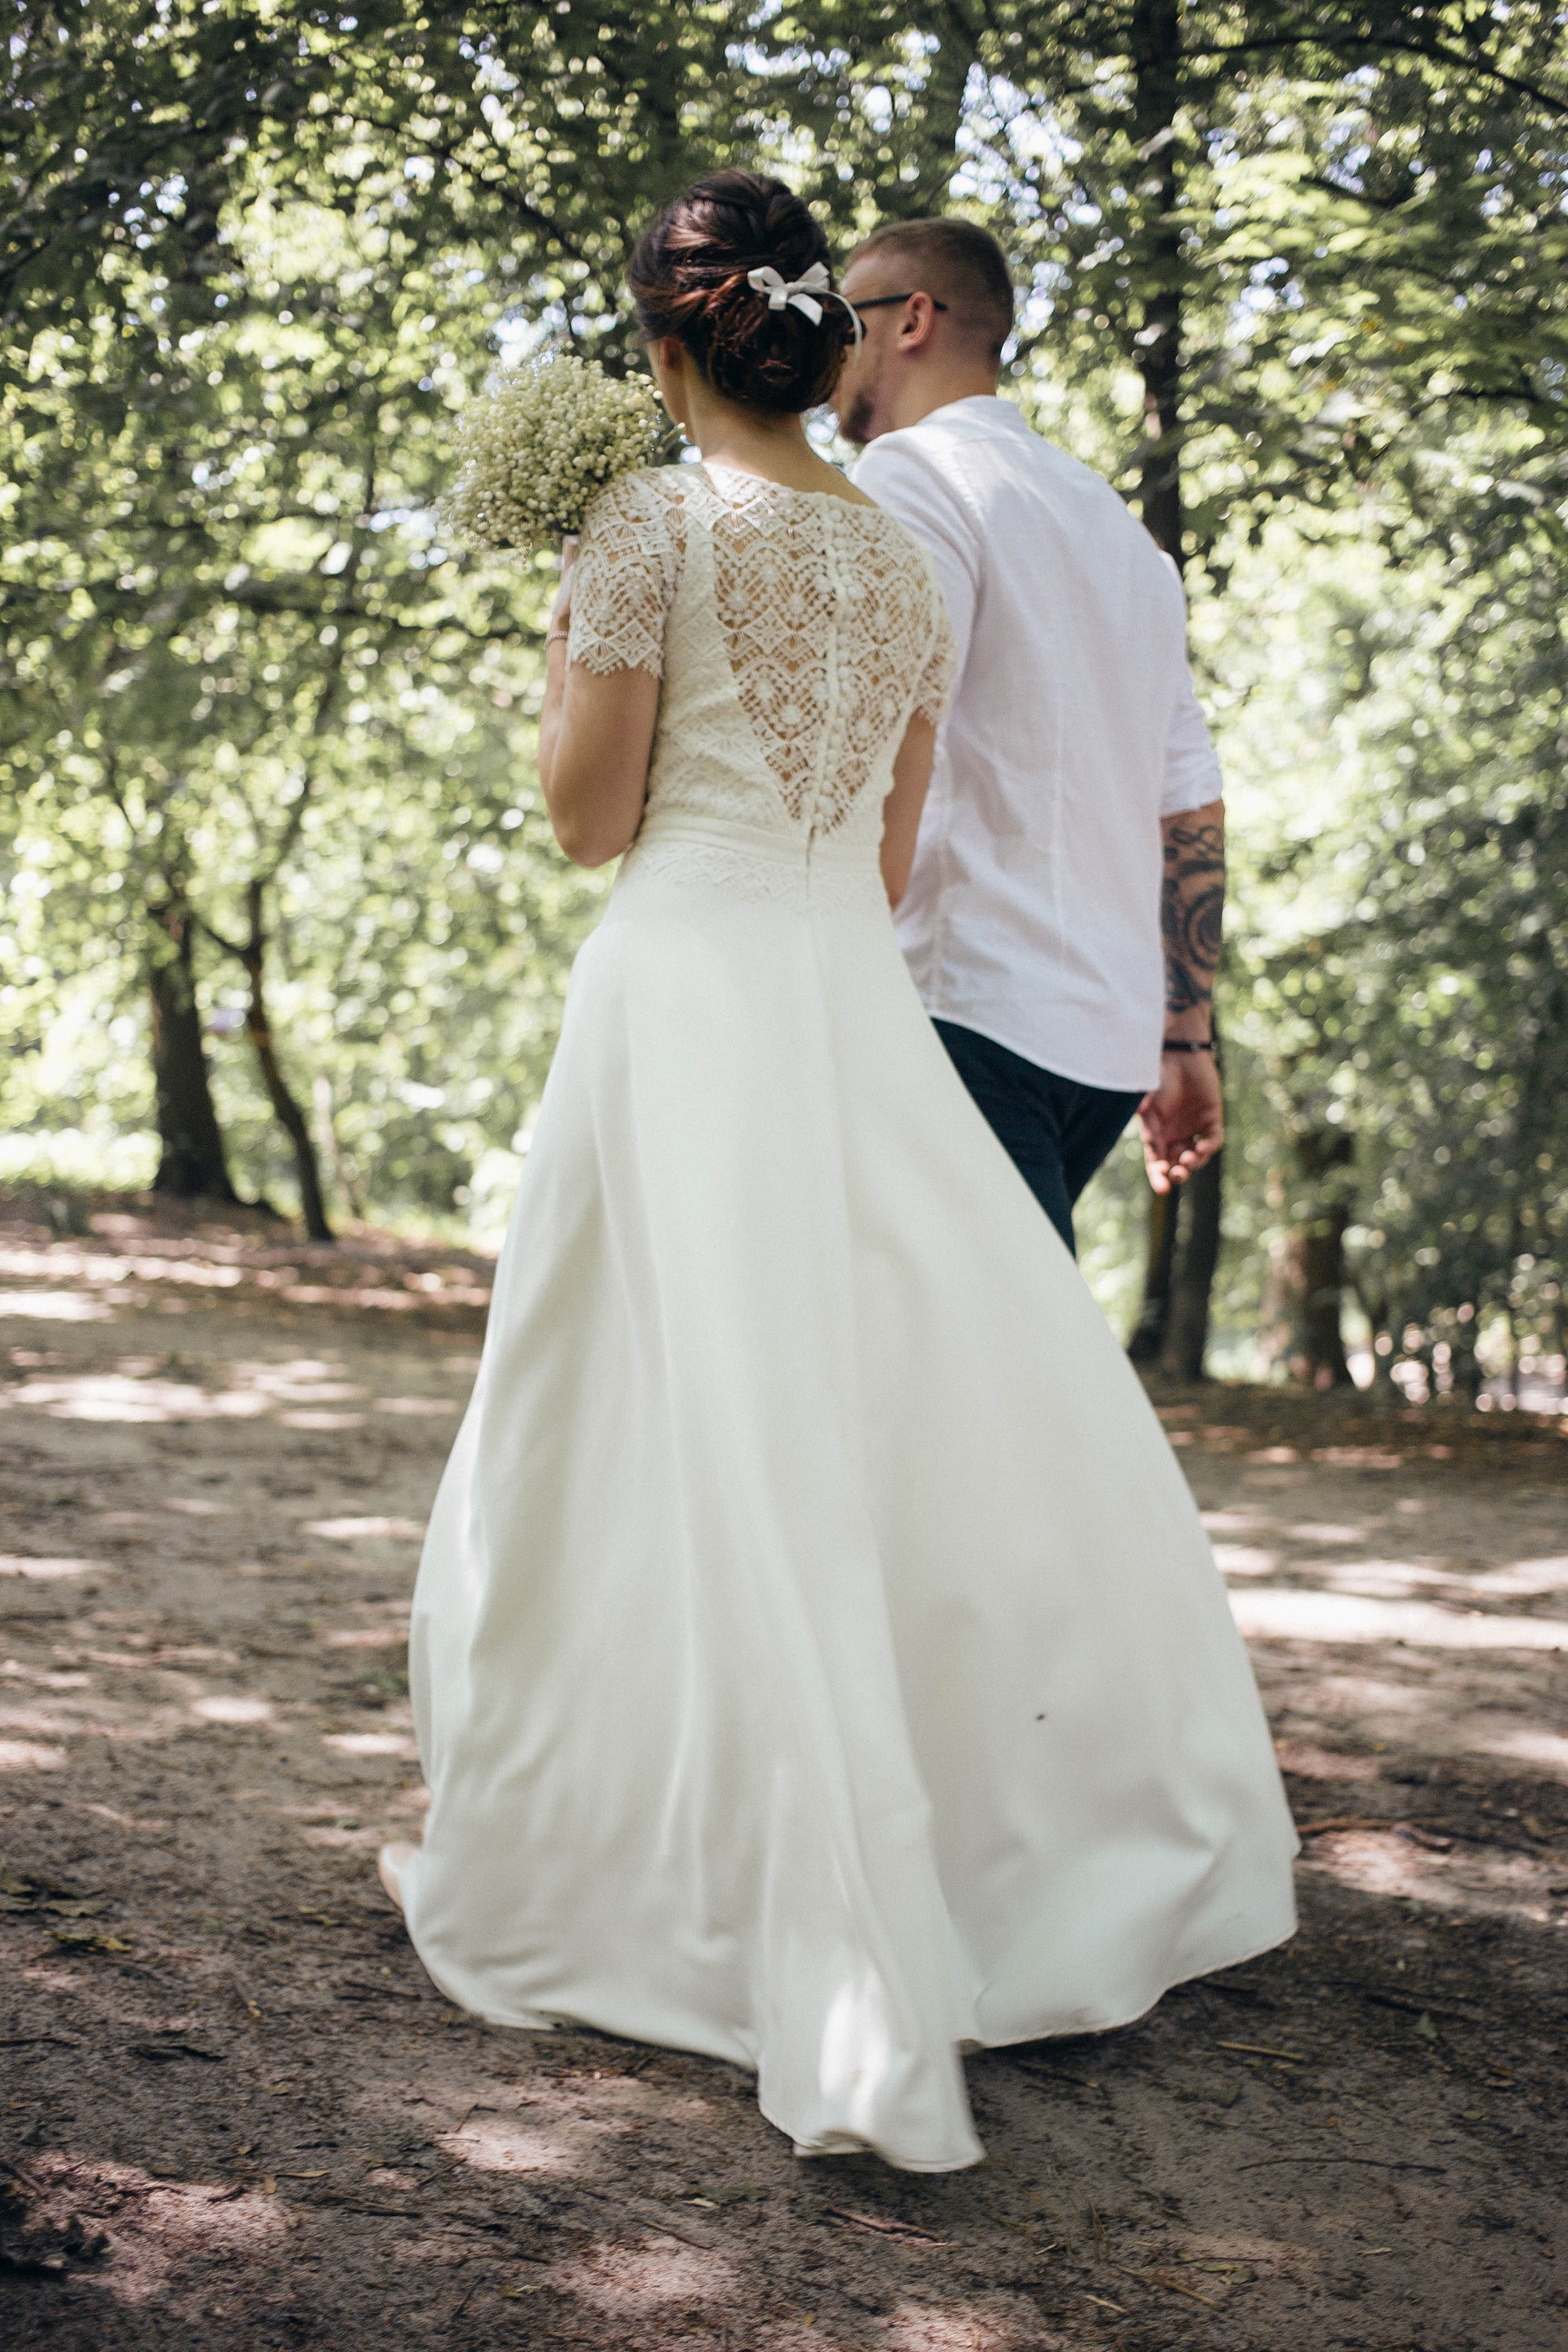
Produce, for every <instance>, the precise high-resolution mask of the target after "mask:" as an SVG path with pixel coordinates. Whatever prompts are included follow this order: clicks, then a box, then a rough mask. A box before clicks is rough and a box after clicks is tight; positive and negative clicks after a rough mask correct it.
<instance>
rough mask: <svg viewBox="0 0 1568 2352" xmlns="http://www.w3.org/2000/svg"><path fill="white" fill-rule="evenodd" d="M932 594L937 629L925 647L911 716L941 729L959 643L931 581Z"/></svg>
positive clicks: (944, 607) (934, 585) (937, 589)
mask: <svg viewBox="0 0 1568 2352" xmlns="http://www.w3.org/2000/svg"><path fill="white" fill-rule="evenodd" d="M931 593H932V595H933V596H934V598H935V600H936V627H935V629H934V630H933V631H932V632H931V643H930V645H929V646H927V647H926V657H925V661H924V663H923V665H922V667H921V675H920V683H919V685H918V686H917V687H916V688H915V709H914V715H915V717H916V718H918V719H930V720H931V725H932V726H933V727H940V726H941V725H942V720H943V719H945V718H946V717H947V706H948V703H949V701H950V700H951V699H952V685H953V674H954V672H955V671H956V669H957V667H958V640H957V638H956V637H955V636H954V635H953V634H952V622H951V621H950V620H949V619H948V617H947V606H946V605H945V604H943V603H942V590H941V589H940V588H939V587H938V586H937V584H936V583H935V581H934V579H933V581H932V583H931Z"/></svg>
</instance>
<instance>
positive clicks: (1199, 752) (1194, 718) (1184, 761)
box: [1160, 555, 1225, 817]
mask: <svg viewBox="0 0 1568 2352" xmlns="http://www.w3.org/2000/svg"><path fill="white" fill-rule="evenodd" d="M1165 562H1166V563H1167V565H1169V567H1170V574H1171V579H1172V581H1173V584H1174V587H1175V591H1176V600H1177V602H1178V604H1180V606H1181V614H1182V643H1183V646H1185V644H1186V635H1187V600H1186V596H1185V593H1184V591H1183V588H1182V575H1181V573H1180V572H1178V571H1177V570H1176V566H1175V563H1174V562H1173V560H1172V558H1171V557H1170V556H1169V555H1167V556H1166V557H1165ZM1224 793H1225V778H1224V776H1223V775H1222V774H1221V773H1220V765H1219V757H1218V754H1217V753H1216V752H1215V747H1214V738H1213V737H1212V736H1211V735H1210V733H1209V730H1208V721H1207V719H1205V717H1204V714H1203V712H1202V711H1201V710H1200V709H1198V698H1197V696H1196V694H1195V693H1194V690H1193V673H1192V671H1191V669H1190V668H1189V667H1188V665H1187V660H1186V656H1185V653H1184V654H1183V656H1182V668H1181V684H1180V685H1179V686H1178V688H1177V689H1176V699H1175V702H1174V703H1173V706H1172V709H1171V723H1170V726H1169V728H1168V729H1167V730H1166V735H1165V757H1164V762H1163V771H1162V773H1161V777H1160V814H1161V816H1162V817H1167V816H1181V815H1182V814H1184V812H1185V811H1186V810H1187V809H1195V808H1205V807H1206V806H1207V804H1208V803H1209V802H1210V801H1217V800H1219V799H1221V798H1223V796H1224Z"/></svg>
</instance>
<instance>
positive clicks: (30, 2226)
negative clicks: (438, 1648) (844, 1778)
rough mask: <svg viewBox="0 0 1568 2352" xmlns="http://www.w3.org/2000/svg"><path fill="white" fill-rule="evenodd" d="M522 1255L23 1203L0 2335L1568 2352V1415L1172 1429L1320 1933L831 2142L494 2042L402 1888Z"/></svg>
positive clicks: (664, 2350)
mask: <svg viewBox="0 0 1568 2352" xmlns="http://www.w3.org/2000/svg"><path fill="white" fill-rule="evenodd" d="M484 1282H485V1269H484V1266H483V1264H482V1262H481V1261H479V1260H470V1259H466V1258H463V1257H462V1256H460V1255H453V1254H452V1253H449V1252H439V1251H424V1252H418V1251H408V1250H400V1249H394V1248H393V1247H391V1245H388V1246H386V1247H384V1248H381V1247H377V1246H374V1245H372V1244H368V1243H367V1244H363V1245H353V1246H351V1247H350V1248H347V1249H344V1250H341V1251H339V1252H337V1253H328V1252H321V1253H315V1252H310V1251H304V1250H300V1249H299V1248H289V1247H288V1246H286V1245H285V1244H282V1243H280V1242H279V1241H278V1240H276V1239H275V1238H274V1239H270V1240H268V1238H267V1229H265V1228H259V1229H252V1230H249V1231H241V1230H239V1229H238V1227H236V1228H233V1229H227V1228H218V1227H215V1226H207V1227H205V1228H202V1229H200V1230H192V1231H189V1232H185V1233H181V1232H180V1231H179V1230H177V1229H176V1228H174V1227H173V1226H171V1225H170V1224H169V1223H167V1222H166V1221H165V1222H164V1223H163V1225H162V1226H161V1227H160V1226H158V1225H155V1224H154V1223H153V1221H151V1220H148V1219H144V1218H142V1217H140V1216H138V1215H135V1214H132V1213H130V1211H129V1210H125V1209H122V1210H121V1212H120V1213H118V1214H115V1213H109V1214H107V1215H100V1217H99V1218H98V1219H97V1220H96V1221H95V1229H94V1230H92V1231H90V1232H89V1233H88V1234H86V1235H84V1236H82V1237H79V1238H67V1239H55V1238H53V1237H52V1236H51V1234H50V1232H49V1229H48V1227H47V1225H42V1224H37V1223H28V1221H27V1219H26V1216H25V1215H24V1214H22V1213H20V1212H15V1213H12V1214H11V1216H10V1219H9V1222H8V1223H0V1373H3V1375H4V1378H3V1379H0V1507H3V1517H0V1667H3V1675H0V1915H3V1916H0V1955H3V1957H0V2059H3V2066H0V2084H3V2088H0V2341H3V2342H4V2343H5V2345H6V2346H7V2347H41V2346H46V2345H47V2346H48V2347H50V2352H78V2347H79V2352H119V2347H132V2346H138V2347H139V2346H142V2345H145V2346H148V2347H153V2346H155V2347H159V2352H181V2347H193V2352H197V2348H198V2347H199V2352H229V2347H233V2352H242V2348H243V2352H267V2348H268V2347H274V2346H289V2347H292V2346H298V2345H304V2346H310V2347H322V2352H327V2347H338V2352H380V2347H393V2346H402V2345H404V2344H405V2343H406V2342H408V2341H411V2340H412V2341H414V2342H416V2343H417V2342H419V2341H423V2340H426V2338H428V2339H429V2340H431V2341H433V2342H438V2343H440V2344H441V2345H442V2346H443V2347H458V2352H461V2347H487V2348H488V2347H491V2346H498V2347H509V2346H514V2345H515V2346H529V2347H532V2346H535V2345H538V2346H544V2345H554V2344H563V2345H564V2344H575V2345H585V2346H591V2347H659V2352H670V2347H677V2346H689V2347H704V2352H717V2347H729V2352H753V2347H754V2352H786V2347H787V2352H807V2347H826V2346H831V2347H845V2352H847V2347H867V2352H870V2347H885V2352H960V2347H963V2352H1026V2347H1071V2352H1089V2347H1111V2346H1125V2347H1147V2352H1169V2348H1170V2347H1193V2352H1210V2347H1212V2352H1318V2347H1365V2352H1467V2347H1508V2352H1524V2347H1531V2352H1535V2348H1536V2347H1539V2352H1549V2347H1550V2348H1551V2352H1555V2347H1560V2346H1561V2345H1562V2344H1563V2341H1564V2340H1565V2338H1568V2278H1565V2273H1564V2272H1563V2269H1562V2268H1561V2267H1558V2266H1557V2263H1559V2262H1560V2259H1561V2252H1562V2239H1563V2223H1562V2205H1563V2196H1562V2191H1563V2178H1564V2170H1563V2158H1564V2147H1565V2141H1568V2130H1565V2128H1564V2124H1563V2114H1562V2110H1563V2073H1564V2068H1563V2052H1564V2036H1565V2013H1568V1993H1565V1987H1564V1979H1563V1949H1564V1944H1565V1941H1568V1937H1565V1933H1564V1931H1565V1929H1568V1690H1565V1684H1568V1674H1565V1672H1564V1658H1563V1647H1564V1645H1565V1644H1568V1444H1564V1443H1563V1439H1562V1437H1561V1435H1560V1434H1559V1433H1558V1431H1557V1429H1556V1428H1555V1427H1553V1426H1552V1425H1551V1424H1546V1423H1529V1422H1526V1421H1525V1420H1524V1419H1523V1418H1522V1417H1521V1416H1513V1417H1510V1418H1509V1419H1508V1420H1506V1421H1505V1420H1504V1419H1503V1417H1502V1416H1494V1417H1493V1420H1492V1421H1491V1423H1468V1424H1462V1423H1459V1422H1458V1420H1457V1418H1456V1417H1451V1416H1448V1415H1446V1414H1444V1413H1441V1412H1436V1413H1432V1414H1429V1415H1426V1416H1425V1417H1422V1416H1410V1415H1402V1414H1397V1413H1391V1414H1388V1415H1384V1416H1378V1415H1374V1414H1371V1413H1368V1412H1365V1411H1364V1409H1359V1408H1357V1407H1355V1406H1353V1405H1352V1406H1341V1405H1338V1404H1329V1403H1325V1402H1316V1401H1313V1400H1301V1399H1294V1400H1293V1399H1288V1398H1285V1397H1282V1396H1281V1395H1279V1392H1277V1391H1237V1390H1222V1391H1215V1392H1211V1393H1205V1394H1203V1395H1201V1396H1199V1395H1196V1394H1191V1395H1186V1396H1173V1397H1171V1398H1169V1399H1165V1400H1162V1402H1163V1409H1164V1410H1165V1412H1166V1414H1167V1418H1168V1423H1169V1426H1170V1427H1171V1429H1172V1432H1173V1435H1174V1436H1175V1437H1176V1439H1177V1441H1178V1442H1179V1443H1180V1444H1181V1445H1182V1447H1183V1459H1184V1463H1185V1465H1186V1466H1187V1468H1188V1470H1189V1473H1190V1475H1191V1476H1192V1479H1193V1483H1194V1487H1195V1489H1196V1491H1197V1493H1198V1496H1199V1499H1200V1501H1201V1502H1202V1504H1203V1506H1204V1508H1205V1512H1206V1513H1207V1514H1208V1515H1209V1523H1210V1526H1211V1528H1212V1529H1213V1531H1214V1534H1215V1540H1216V1543H1217V1544H1218V1545H1219V1546H1220V1548H1221V1559H1222V1564H1223V1565H1224V1566H1225V1568H1226V1572H1227V1574H1228V1575H1229V1577H1230V1578H1231V1580H1232V1583H1233V1588H1234V1591H1235V1593H1236V1599H1237V1612H1238V1614H1239V1615H1240V1617H1241V1620H1242V1622H1243V1625H1244V1627H1245V1629H1246V1630H1247V1633H1248V1635H1249V1637H1250V1638H1251V1640H1252V1643H1253V1650H1254V1655H1255V1657H1256V1659H1257V1661H1258V1669H1259V1673H1260V1675H1261V1676H1262V1679H1263V1684H1264V1688H1265V1693H1266V1696H1267V1697H1268V1703H1269V1706H1270V1708H1271V1711H1272V1713H1273V1716H1274V1719H1275V1724H1276V1727H1277V1732H1278V1736H1279V1743H1280V1754H1281V1759H1282V1761H1283V1763H1284V1764H1285V1767H1286V1769H1287V1770H1288V1771H1289V1773H1290V1775H1291V1776H1292V1778H1291V1780H1290V1788H1291V1793H1292V1797H1293V1800H1294V1801H1295V1804H1296V1809H1297V1813H1298V1817H1299V1818H1300V1820H1301V1821H1302V1822H1304V1823H1308V1824H1312V1823H1320V1824H1321V1823H1323V1822H1343V1823H1345V1824H1347V1825H1346V1826H1344V1827H1342V1828H1339V1829H1332V1830H1326V1831H1322V1832H1321V1833H1319V1834H1315V1835H1312V1836H1310V1838H1309V1839H1308V1841H1307V1845H1306V1851H1305V1854H1304V1857H1303V1862H1302V1866H1301V1873H1300V1893H1301V1898H1302V1907H1303V1915H1304V1925H1303V1929H1302V1933H1301V1935H1300V1937H1298V1939H1297V1940H1296V1942H1295V1943H1294V1944H1292V1945H1291V1946H1289V1948H1287V1949H1286V1950H1284V1951H1282V1952H1279V1953H1278V1954H1275V1955H1272V1956H1271V1957H1269V1958H1267V1959H1266V1960H1263V1961H1260V1962H1258V1963H1256V1964H1255V1965H1253V1966H1251V1967H1249V1968H1247V1969H1241V1970H1238V1971H1236V1972H1234V1973H1233V1974H1232V1975H1230V1976H1228V1977H1226V1978H1223V1979H1212V1980H1210V1981H1209V1982H1207V1983H1205V1984H1203V1985H1200V1986H1196V1987H1192V1988H1189V1989H1187V1990H1184V1991H1183V1992H1180V1993H1178V1994H1175V1995H1173V1996H1172V1997H1171V1998H1169V1999H1168V2000H1166V2001H1164V2002H1163V2004H1162V2005H1161V2007H1160V2009H1159V2010H1158V2011H1156V2012H1155V2014H1154V2015H1153V2016H1152V2017H1151V2018H1149V2019H1148V2020H1146V2021H1144V2022H1143V2023H1142V2025H1140V2026H1138V2027H1136V2028H1133V2029H1131V2030H1130V2031H1128V2032H1122V2033H1119V2034H1116V2035H1114V2036H1110V2037H1108V2038H1106V2039H1104V2040H1101V2041H1080V2042H1055V2043H1050V2044H1037V2045H1035V2046H1032V2047H1030V2048H1026V2049H1022V2050H1017V2051H1013V2052H1008V2053H997V2054H995V2055H992V2056H987V2057H984V2058H981V2059H977V2060H974V2061H973V2062H972V2063H971V2065H970V2080H971V2084H972V2086H973V2098H974V2105H975V2110H976V2115H977V2118H978V2121H979V2125H980V2129H981V2132H982V2136H983V2137H984V2140H985V2143H986V2146H987V2148H988V2151H989V2156H988V2160H987V2162H986V2163H985V2164H984V2166H982V2167H981V2168H978V2169H977V2170H975V2171H973V2172H971V2173H966V2174H957V2175H949V2176H947V2177H945V2178H916V2177H912V2176H910V2175H898V2174H894V2173H890V2172H888V2171H886V2170H884V2169H883V2168H881V2167H879V2166H878V2165H876V2164H873V2163H869V2162H859V2161H853V2162H851V2161H838V2162H827V2163H822V2164H816V2165H804V2164H801V2163H799V2162H797V2161H795V2159H794V2158H792V2156H791V2154H790V2152H789V2149H788V2147H787V2146H786V2145H785V2144H784V2142H783V2141H781V2139H780V2138H779V2137H778V2136H777V2135H776V2134H775V2133H773V2131H771V2130H770V2128H769V2127H768V2126H766V2125H765V2124H763V2122H762V2121H761V2120H760V2118H759V2116H758V2115H757V2112H756V2108H755V2105H754V2103H753V2097H752V2086H751V2084H750V2083H749V2082H748V2081H747V2080H746V2079H744V2078H743V2077H742V2076H741V2075H740V2074H735V2073H733V2072H731V2070H729V2069H727V2068H726V2067H723V2066H721V2065H717V2064H713V2063H708V2062H705V2061H700V2060H696V2059H689V2058H684V2057H680V2056H676V2055H671V2054H666V2053H649V2052H647V2051H645V2050H639V2049H634V2048H631V2047H629V2046H627V2045H625V2044H622V2043H617V2042H611V2041H608V2040H606V2039H604V2038H602V2037H599V2036H595V2035H594V2034H591V2033H579V2032H570V2033H569V2032H560V2033H556V2034H553V2035H551V2036H537V2037H535V2036H525V2035H521V2034H514V2033H507V2032H497V2031H493V2030H491V2029H489V2028H486V2027H483V2026H479V2025H476V2024H474V2023H473V2022H472V2021H468V2020H467V2019H465V2018H463V2017H461V2016H460V2015H458V2013H456V2012H454V2011H452V2010H451V2009H450V2007H449V2006H448V2004H447V2002H446V2001H445V2000H442V1999H441V1997H440V1996H439V1995H438V1994H437V1993H436V1992H435V1991H434V1990H433V1989H432V1988H431V1987H430V1985H429V1984H428V1983H427V1982H426V1979H425V1978H424V1977H423V1975H422V1973H421V1971H420V1969H419V1967H418V1965H417V1963H416V1960H415V1959H414V1957H413V1955H412V1953H411V1952H410V1950H409V1948H408V1947H407V1945H406V1944H405V1941H404V1939H403V1937H402V1934H401V1932H400V1928H399V1925H398V1922H397V1921H396V1919H395V1917H394V1916H393V1915H392V1914H391V1913H390V1912H389V1911H388V1909H387V1907H386V1906H385V1905H384V1902H383V1900H382V1898H381V1895H380V1894H379V1891H378V1889H377V1887H376V1885H375V1881H374V1850H375V1847H376V1845H377V1843H378V1842H379V1841H380V1840H381V1839H382V1838H384V1837H385V1836H387V1835H389V1834H395V1833H397V1832H403V1833H405V1834H408V1833H411V1832H412V1833H416V1824H417V1819H418V1812H419V1806H420V1794H419V1785H418V1771H417V1765H416V1759H415V1754H414V1748H413V1741H412V1737H411V1732H410V1721H409V1712H408V1705H407V1699H406V1696H405V1684H404V1676H403V1664H404V1659H403V1646H402V1645H403V1631H404V1624H405V1611H406V1603H407V1598H408V1593H409V1589H410V1585H411V1580H412V1577H413V1572H414V1567H415V1561H416V1553H417V1538H418V1533H419V1529H420V1527H421V1524H422V1522H423V1519H424V1517H425V1513H426V1507H427V1506H428V1502H429V1498H430V1495H431V1492H432V1489H433V1486H434V1484H435V1481H436V1478H437V1475H438V1472H439V1469H440V1466H441V1463H442V1460H443V1458H444V1455H445V1452H446V1449H447V1444H449V1442H450V1438H451V1435H452V1433H453V1430H454V1428H455V1426H456V1422H457V1416H458V1410H459V1407H460V1403H461V1400H462V1398H463V1396H464V1394H465V1392H466V1390H467V1386H468V1381H469V1379H470V1377H471V1374H472V1370H473V1368H474V1364H475V1361H476V1357H477V1349H478V1342H479V1331H480V1327H481V1318H482V1311H483V1302H484Z"/></svg>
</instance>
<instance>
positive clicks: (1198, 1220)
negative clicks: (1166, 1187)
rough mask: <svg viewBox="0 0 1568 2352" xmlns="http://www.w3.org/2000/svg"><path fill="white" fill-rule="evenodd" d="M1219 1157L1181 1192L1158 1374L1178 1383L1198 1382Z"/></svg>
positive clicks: (1220, 1196) (1221, 1188)
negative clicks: (1181, 1228)
mask: <svg viewBox="0 0 1568 2352" xmlns="http://www.w3.org/2000/svg"><path fill="white" fill-rule="evenodd" d="M1224 1166H1225V1153H1224V1152H1223V1151H1216V1152H1215V1156H1214V1158H1213V1159H1212V1160H1205V1163H1204V1165H1203V1166H1202V1167H1201V1168H1200V1169H1199V1170H1198V1171H1197V1173H1196V1174H1195V1175H1193V1176H1189V1177H1188V1179H1187V1181H1186V1183H1185V1184H1184V1187H1183V1190H1184V1192H1185V1193H1186V1196H1187V1209H1186V1215H1185V1218H1184V1224H1185V1226H1186V1233H1185V1234H1184V1239H1183V1244H1182V1250H1181V1255H1179V1257H1178V1258H1177V1260H1176V1265H1175V1272H1174V1276H1173V1280H1172V1282H1171V1286H1170V1294H1169V1306H1168V1308H1167V1311H1166V1316H1165V1331H1164V1345H1163V1349H1161V1353H1160V1370H1162V1371H1163V1372H1168V1373H1169V1374H1170V1375H1171V1377H1172V1379H1173V1380H1178V1381H1201V1380H1203V1379H1204V1378H1205V1371H1204V1357H1205V1353H1206V1352H1207V1349H1208V1337H1209V1297H1210V1293H1211V1292H1212V1291H1213V1288H1214V1277H1215V1267H1216V1266H1217V1265H1218V1264H1219V1244H1220V1212H1221V1209H1222V1207H1223V1205H1224V1200H1225V1178H1224V1174H1223V1172H1222V1171H1223V1170H1224Z"/></svg>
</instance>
